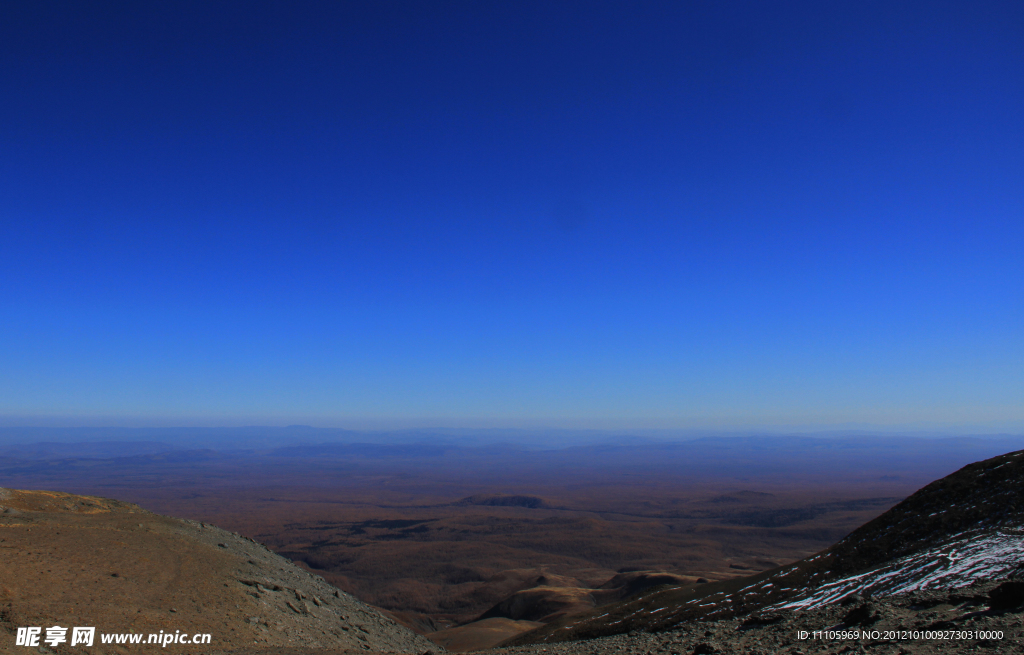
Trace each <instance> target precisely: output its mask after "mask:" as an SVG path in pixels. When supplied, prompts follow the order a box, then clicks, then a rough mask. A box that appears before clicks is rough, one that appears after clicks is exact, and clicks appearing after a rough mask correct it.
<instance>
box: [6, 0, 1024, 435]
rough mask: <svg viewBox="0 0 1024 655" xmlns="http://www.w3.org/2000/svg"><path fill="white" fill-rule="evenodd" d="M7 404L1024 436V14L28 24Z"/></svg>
mask: <svg viewBox="0 0 1024 655" xmlns="http://www.w3.org/2000/svg"><path fill="white" fill-rule="evenodd" d="M0 97H2V101H0V228H2V233H0V280H2V284H0V422H4V421H5V422H8V423H12V422H14V423H17V422H19V421H21V422H25V421H28V422H30V423H31V422H36V423H40V424H43V423H46V422H47V421H51V420H62V421H65V422H67V421H71V422H74V421H79V420H80V421H81V422H83V423H89V422H92V423H95V422H97V421H99V422H103V421H110V422H120V423H125V422H127V423H131V422H132V421H138V422H142V423H146V422H148V423H162V424H167V425H181V424H190V425H203V424H209V425H217V424H231V423H233V422H234V423H241V424H252V423H280V422H303V423H309V424H313V425H323V426H341V427H347V426H358V425H379V426H382V427H387V426H391V425H395V426H397V425H405V426H409V425H459V426H479V427H488V426H503V425H550V426H564V427H616V428H618V427H630V426H635V427H672V428H687V427H721V428H729V427H736V426H771V425H813V426H831V425H849V424H865V425H878V426H893V425H943V426H954V427H955V426H963V427H964V429H968V428H969V427H970V429H973V426H987V427H991V428H993V429H1004V428H1007V426H1009V427H1010V428H1017V427H1021V426H1024V402H1022V394H1024V300H1022V298H1024V294H1022V293H1021V289H1022V283H1024V263H1022V262H1024V257H1022V256H1021V253H1022V252H1024V248H1022V246H1024V120H1022V119H1021V117H1022V113H1021V108H1022V107H1024V5H1021V4H1020V3H1015V2H1005V3H993V2H970V3H941V2H921V3H892V2H877V3H873V2H848V3H846V2H835V3H820V2H814V3H810V2H809V3H798V2H789V3H767V2H737V3H732V2H714V3H703V2H702V3H689V2H664V3H662V2H613V3H607V2H593V1H590V2H550V1H549V2H536V3H534V2H484V3H480V2H342V3H326V2H325V3H302V2H279V3H260V2H256V3H253V2H246V3H226V2H212V3H210V2H196V3H189V2H178V3H142V4H140V3H134V2H125V3H48V2H11V3H5V4H4V6H3V7H2V8H0Z"/></svg>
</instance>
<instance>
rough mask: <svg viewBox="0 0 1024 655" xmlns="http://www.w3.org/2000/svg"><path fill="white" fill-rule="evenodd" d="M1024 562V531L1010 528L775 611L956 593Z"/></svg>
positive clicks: (953, 542)
mask: <svg viewBox="0 0 1024 655" xmlns="http://www.w3.org/2000/svg"><path fill="white" fill-rule="evenodd" d="M1022 563H1024V532H1022V531H1020V530H1015V529H1010V528H1004V529H997V530H992V531H986V532H978V531H972V532H968V533H963V534H959V535H955V536H954V537H952V538H951V539H949V540H948V541H946V542H944V543H943V544H942V545H941V546H936V547H934V548H929V549H927V550H923V551H920V552H917V553H914V554H912V555H907V556H906V557H901V558H899V559H896V560H894V561H892V562H890V563H889V564H885V565H883V566H880V567H878V568H876V569H873V570H871V571H868V572H867V573H861V574H859V575H853V576H849V577H846V578H841V579H839V580H836V581H835V582H830V583H828V584H824V585H822V586H820V587H817V588H815V589H813V590H812V591H811V593H810V595H808V596H805V597H803V598H799V599H797V600H789V601H787V602H786V603H780V604H778V605H775V606H773V607H772V608H770V609H796V610H806V609H814V608H816V607H820V606H822V605H828V604H829V603H834V602H836V601H838V600H840V599H842V598H843V597H844V596H848V595H849V594H854V593H855V594H860V595H862V596H890V595H893V594H902V593H907V592H911V591H923V590H927V589H956V588H958V587H966V586H968V585H970V584H971V583H972V582H974V581H976V580H995V579H998V578H999V577H1001V576H1002V575H1004V574H1006V573H1008V572H1009V571H1011V570H1012V569H1014V568H1016V567H1017V566H1019V565H1021V564H1022Z"/></svg>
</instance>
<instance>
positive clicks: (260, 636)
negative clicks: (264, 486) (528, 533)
mask: <svg viewBox="0 0 1024 655" xmlns="http://www.w3.org/2000/svg"><path fill="white" fill-rule="evenodd" d="M55 624H56V625H61V626H94V627H95V628H96V630H97V633H98V634H100V633H131V634H139V633H141V634H144V635H148V634H153V633H158V632H159V631H163V632H165V633H175V632H176V631H180V632H187V633H189V634H195V633H206V634H210V635H211V636H212V641H211V643H210V645H209V646H206V647H202V648H199V649H196V648H195V647H193V646H182V645H175V646H173V650H174V652H176V653H192V652H195V653H203V654H204V655H208V654H209V653H211V652H218V651H231V650H235V649H239V648H243V647H245V648H248V649H250V650H253V649H257V650H259V649H264V650H266V649H270V650H268V651H267V652H273V651H274V649H280V648H285V647H293V648H300V647H307V648H322V649H330V650H335V651H346V650H352V651H361V652H366V651H374V652H402V653H422V652H424V651H427V650H434V651H437V650H439V649H438V647H437V646H435V645H434V644H432V643H431V642H429V641H427V640H426V639H425V638H423V637H421V636H419V635H416V634H415V633H413V632H412V631H410V630H408V629H406V628H404V627H402V626H399V625H397V624H396V623H395V622H394V621H393V620H391V619H390V618H388V617H386V616H384V615H383V614H382V613H381V612H379V611H377V610H376V609H374V608H372V607H370V606H368V605H366V604H364V603H362V602H360V601H358V600H356V599H355V598H353V597H352V596H349V595H348V594H346V593H344V592H342V591H339V590H338V589H336V588H334V587H332V586H331V585H329V584H328V583H327V582H325V581H324V580H323V579H322V578H320V577H318V576H315V575H312V574H310V573H308V572H306V571H304V570H302V569H300V568H298V567H296V566H295V565H294V564H292V563H291V562H290V561H288V560H286V559H284V558H283V557H280V556H279V555H276V554H274V553H272V552H271V551H269V550H267V549H266V548H265V547H263V546H262V545H260V544H258V543H256V542H254V541H252V540H251V539H247V538H245V537H241V536H239V535H237V534H234V533H231V532H227V531H225V530H222V529H220V528H216V527H214V526H211V525H205V524H203V523H199V522H195V521H186V520H181V519H174V518H170V517H166V516H160V515H158V514H153V513H151V512H148V511H145V510H143V509H141V508H139V507H138V506H136V505H132V504H129V503H122V502H118V501H113V500H109V499H105V498H95V497H87V496H75V495H71V494H64V493H57V492H48V491H16V490H10V489H0V652H9V651H10V649H12V648H14V640H15V634H16V631H17V628H19V627H27V626H40V627H48V626H53V625H55ZM97 641H98V639H97ZM152 648H153V647H151V646H150V647H147V646H134V647H131V648H129V647H127V646H115V645H106V646H103V645H100V644H99V643H97V644H96V645H95V646H94V648H93V649H92V650H90V652H91V653H94V654H101V653H122V652H123V653H127V652H139V650H140V649H141V650H142V651H143V652H149V651H150V650H151V649H152ZM61 649H63V651H62V650H61ZM15 650H17V649H15ZM64 651H66V652H69V653H70V652H81V650H80V649H79V648H75V649H70V647H69V646H68V645H67V644H62V645H58V646H57V652H64ZM25 652H27V651H25ZM162 652H169V651H166V650H162Z"/></svg>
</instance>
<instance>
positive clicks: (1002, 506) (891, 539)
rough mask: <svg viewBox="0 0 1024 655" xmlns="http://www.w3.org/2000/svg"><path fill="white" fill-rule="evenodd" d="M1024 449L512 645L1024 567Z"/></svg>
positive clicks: (930, 586) (988, 576)
mask: <svg viewBox="0 0 1024 655" xmlns="http://www.w3.org/2000/svg"><path fill="white" fill-rule="evenodd" d="M1022 526H1024V451H1018V452H1013V453H1008V454H1006V455H1001V456H999V457H994V458H992V459H988V460H985V461H982V462H977V463H974V464H970V465H968V466H965V467H964V468H962V469H960V470H959V471H957V472H955V473H953V474H951V475H949V476H946V477H945V478H942V479H941V480H937V481H935V482H933V483H931V484H929V485H928V486H926V487H924V488H922V489H921V490H919V491H918V492H916V493H915V494H913V495H912V496H910V497H909V498H907V499H906V500H904V501H903V502H901V503H899V504H898V505H896V506H895V507H893V508H892V509H891V510H889V511H888V512H886V513H884V514H882V515H881V516H879V517H878V518H876V519H874V520H873V521H870V522H869V523H867V524H865V525H864V526H863V527H861V528H858V529H857V530H855V531H854V532H852V533H851V534H850V535H849V536H847V537H846V538H845V539H843V540H842V541H840V542H839V543H837V544H836V545H835V546H832V547H831V548H829V549H828V550H826V551H823V552H822V553H819V554H817V555H815V556H813V557H810V558H807V559H805V560H801V561H800V562H796V563H794V564H790V565H787V566H784V567H780V568H778V569H775V570H772V571H766V572H763V573H760V574H757V575H755V576H751V577H749V578H742V579H736V580H729V581H724V582H720V583H713V584H707V585H690V586H681V587H674V588H672V587H670V588H661V589H654V590H650V591H648V592H643V593H641V594H640V595H638V596H636V597H634V598H631V599H628V600H626V601H624V602H622V603H618V604H614V605H609V606H604V607H601V608H598V609H596V610H593V611H591V612H590V613H588V614H584V615H577V616H573V617H568V618H565V619H562V620H560V621H555V622H552V623H550V624H548V625H546V626H544V627H542V628H538V629H537V630H534V631H531V632H528V633H525V634H523V635H520V636H517V637H515V638H513V639H512V640H510V641H509V642H507V643H509V644H515V645H523V644H527V643H555V642H558V641H565V640H573V639H583V638H593V637H602V636H607V635H613V634H620V633H625V632H630V631H637V630H642V631H651V632H659V631H666V630H672V629H674V628H676V627H678V626H682V625H685V624H688V623H691V622H695V621H708V620H731V619H734V618H738V617H744V616H747V615H750V614H752V613H756V612H759V611H762V610H764V609H766V608H782V609H783V610H784V611H793V610H798V609H800V610H807V609H812V608H817V607H821V606H824V605H828V604H830V603H836V602H839V601H841V600H842V599H843V598H845V597H848V596H850V595H851V594H857V593H860V594H871V595H874V596H886V595H893V594H899V593H904V592H910V591H922V590H950V589H958V588H963V587H967V586H970V585H973V584H985V583H995V582H1000V581H1003V580H1006V579H1009V578H1013V577H1019V576H1021V575H1024V566H1022V565H1024V562H1022V557H1024V529H1022Z"/></svg>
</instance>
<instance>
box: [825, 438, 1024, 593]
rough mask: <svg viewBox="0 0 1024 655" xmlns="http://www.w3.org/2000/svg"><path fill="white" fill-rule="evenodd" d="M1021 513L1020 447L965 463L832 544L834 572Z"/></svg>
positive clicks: (1023, 458) (1023, 474)
mask: <svg viewBox="0 0 1024 655" xmlns="http://www.w3.org/2000/svg"><path fill="white" fill-rule="evenodd" d="M1022 515H1024V451H1016V452H1012V453H1007V454H1006V455H1000V456H999V457H993V458H992V459H986V460H984V461H981V462H975V463H974V464H968V465H967V466H965V467H963V468H962V469H960V470H959V471H957V472H955V473H952V474H950V475H947V476H946V477H944V478H942V479H941V480H936V481H935V482H932V483H931V484H929V485H928V486H926V487H924V488H923V489H921V490H919V491H917V492H916V493H914V494H913V495H912V496H910V497H909V498H907V499H906V500H904V501H903V502H901V503H898V504H897V505H896V506H895V507H893V508H892V509H890V510H889V511H888V512H886V513H884V514H882V515H881V516H879V517H878V518H876V519H874V520H873V521H869V522H868V523H866V524H865V525H863V526H862V527H860V528H857V529H856V530H854V531H853V532H851V533H850V535H849V536H848V537H846V538H845V539H843V540H842V541H840V542H839V543H838V544H836V545H835V546H833V547H832V549H831V552H832V553H833V554H834V555H835V556H836V563H835V565H834V566H833V567H832V569H831V573H832V574H833V575H835V576H842V575H847V574H849V573H854V572H857V571H860V570H862V569H866V568H869V567H872V566H876V565H878V564H881V563H883V562H887V561H889V560H892V559H895V558H897V557H902V556H904V555H909V554H911V553H913V552H916V551H918V550H921V549H923V548H926V547H928V546H931V545H934V543H935V542H936V541H938V540H941V539H944V538H946V537H949V536H952V535H954V534H957V533H960V532H964V531H966V530H970V529H974V528H978V527H994V526H998V525H1003V524H1008V523H1019V522H1020V521H1021V519H1022Z"/></svg>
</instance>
